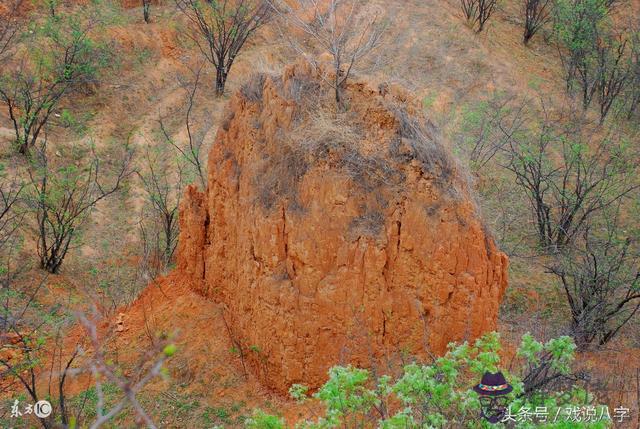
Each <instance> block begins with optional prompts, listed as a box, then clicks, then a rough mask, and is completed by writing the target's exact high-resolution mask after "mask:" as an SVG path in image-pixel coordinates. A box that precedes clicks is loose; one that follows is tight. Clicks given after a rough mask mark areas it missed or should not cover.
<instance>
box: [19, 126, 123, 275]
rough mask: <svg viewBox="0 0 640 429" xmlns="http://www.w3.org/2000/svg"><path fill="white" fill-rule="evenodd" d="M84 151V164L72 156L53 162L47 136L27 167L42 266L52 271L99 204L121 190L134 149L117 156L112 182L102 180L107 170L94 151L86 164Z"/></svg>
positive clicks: (30, 200)
mask: <svg viewBox="0 0 640 429" xmlns="http://www.w3.org/2000/svg"><path fill="white" fill-rule="evenodd" d="M82 155H83V154H78V156H79V157H78V159H77V160H76V161H77V162H78V163H83V164H82V166H81V167H78V166H77V165H75V164H72V163H71V161H70V160H69V162H70V163H69V164H67V165H54V164H53V163H52V162H51V160H50V157H49V153H48V150H47V141H46V139H45V140H44V141H43V142H42V144H41V145H40V147H39V148H38V152H37V154H35V156H34V158H33V160H32V162H31V165H30V168H29V170H28V173H29V187H28V196H27V199H28V210H29V212H30V213H31V214H32V215H33V217H34V218H35V220H36V225H37V227H36V234H37V237H38V246H37V250H38V256H39V258H40V267H41V268H43V269H45V270H47V271H48V272H50V273H57V272H58V270H59V269H60V266H61V265H62V262H63V260H64V258H65V257H66V255H67V252H68V251H69V249H70V248H71V247H72V244H73V241H74V239H76V238H77V235H78V234H79V232H80V230H81V227H82V226H83V224H84V223H85V221H86V220H87V218H88V217H89V215H90V214H91V212H92V211H93V209H94V207H95V206H96V204H97V203H98V202H99V201H101V200H102V199H104V198H106V197H108V196H110V195H112V194H114V193H116V192H117V191H118V190H120V188H121V186H122V184H123V183H124V180H125V179H126V178H127V177H128V176H129V175H130V173H131V171H130V170H129V165H130V162H131V158H132V156H133V152H132V151H131V150H129V148H128V146H125V150H124V152H123V155H122V157H121V158H120V159H118V160H116V162H117V163H119V165H116V166H115V169H116V171H115V173H114V174H115V179H114V180H113V183H112V184H111V185H109V186H105V185H104V183H103V180H104V179H105V173H103V171H102V167H103V165H102V162H101V161H100V157H98V155H97V154H96V153H95V151H92V153H91V155H92V156H91V158H90V160H89V162H88V163H86V164H84V162H86V161H83V160H82Z"/></svg>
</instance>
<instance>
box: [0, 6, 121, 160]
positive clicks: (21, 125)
mask: <svg viewBox="0 0 640 429" xmlns="http://www.w3.org/2000/svg"><path fill="white" fill-rule="evenodd" d="M100 5H101V3H100V2H98V1H96V2H94V6H95V7H91V8H81V11H80V12H74V13H65V14H55V15H54V14H52V15H51V16H49V17H47V18H45V19H44V20H43V21H39V22H34V23H33V25H32V27H31V29H30V31H29V35H30V37H28V38H27V39H26V40H25V42H24V44H23V48H24V49H21V50H20V55H16V56H14V58H12V61H10V62H9V64H7V67H3V70H2V72H0V102H2V103H3V104H4V105H5V107H6V108H7V111H8V113H9V117H10V119H11V122H12V124H13V128H14V132H15V138H16V145H17V148H18V151H19V152H20V153H22V154H24V155H26V154H27V153H28V152H29V150H30V149H31V148H32V147H34V146H35V145H36V142H37V141H38V139H39V138H40V136H41V134H43V133H44V132H45V129H46V125H47V123H48V122H49V119H50V118H51V115H52V114H53V112H54V110H55V109H56V108H57V107H58V106H59V105H60V103H61V102H62V101H63V100H65V98H66V97H68V95H69V94H71V93H73V92H77V91H78V90H80V89H81V88H83V87H85V86H86V85H88V84H90V83H92V82H95V81H96V80H97V79H98V77H99V76H100V72H101V71H102V70H103V69H105V68H106V67H107V66H108V65H109V63H110V59H111V57H112V55H111V49H110V45H109V44H108V43H106V42H102V41H100V40H99V38H98V37H97V34H98V32H99V29H100V27H102V26H103V25H104V23H105V20H106V18H105V17H106V14H104V13H102V12H103V9H102V8H101V7H99V6H100Z"/></svg>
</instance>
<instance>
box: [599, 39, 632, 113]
mask: <svg viewBox="0 0 640 429" xmlns="http://www.w3.org/2000/svg"><path fill="white" fill-rule="evenodd" d="M627 43H628V42H627V40H626V38H622V37H619V38H616V39H609V40H608V41H603V42H602V43H601V44H600V45H599V46H597V47H596V52H597V56H596V58H597V59H598V64H599V66H598V84H597V91H598V102H599V104H600V123H601V124H602V123H603V122H604V120H605V118H606V117H607V115H608V114H609V110H610V109H611V106H613V103H614V102H615V101H616V100H617V99H618V96H619V95H621V94H622V93H623V91H624V89H625V88H626V87H627V85H628V84H629V83H630V77H631V70H630V68H629V64H628V61H627V56H626V48H627Z"/></svg>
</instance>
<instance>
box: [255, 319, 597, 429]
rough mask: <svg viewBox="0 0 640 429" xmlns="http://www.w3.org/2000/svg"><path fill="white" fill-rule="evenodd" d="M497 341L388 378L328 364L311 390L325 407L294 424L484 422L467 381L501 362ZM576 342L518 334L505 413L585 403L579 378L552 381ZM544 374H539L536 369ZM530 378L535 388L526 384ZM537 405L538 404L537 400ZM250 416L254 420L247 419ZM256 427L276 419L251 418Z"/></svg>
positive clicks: (561, 424) (566, 424)
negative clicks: (568, 382)
mask: <svg viewBox="0 0 640 429" xmlns="http://www.w3.org/2000/svg"><path fill="white" fill-rule="evenodd" d="M500 348H501V343H500V338H499V335H498V334H497V333H495V332H493V333H488V334H486V335H484V336H483V337H481V338H479V339H478V340H476V341H475V342H474V343H473V344H468V343H466V342H465V343H463V344H459V345H456V344H450V345H449V351H448V353H447V354H446V355H445V356H443V357H440V358H437V359H435V360H433V361H432V362H431V363H429V364H424V363H417V362H416V363H411V364H409V365H405V366H404V368H403V372H402V374H401V375H400V376H399V377H398V378H396V379H393V378H392V377H390V376H381V377H378V378H376V379H372V377H371V373H370V372H369V371H368V370H366V369H361V368H355V367H352V366H346V367H342V366H336V367H333V368H331V370H330V371H329V379H328V381H327V382H326V383H325V384H324V385H323V386H322V387H321V388H320V389H319V390H318V391H317V392H316V393H314V394H313V395H312V397H313V398H315V399H316V400H318V401H319V402H320V403H322V404H323V405H324V407H325V412H324V414H323V415H322V416H320V417H318V418H317V419H315V420H306V421H302V422H299V423H298V425H297V427H299V428H306V429H320V428H336V427H345V428H363V427H378V428H384V429H396V428H397V429H400V428H402V429H408V428H427V427H428V428H431V427H434V428H444V427H469V428H483V427H489V424H488V423H487V422H486V421H484V420H483V419H482V418H481V417H480V409H481V406H482V404H481V400H480V397H479V395H478V394H477V393H476V392H475V391H473V390H472V389H471V386H473V385H474V384H476V383H477V381H478V379H479V377H480V376H481V375H482V374H484V373H485V372H497V371H499V370H500V356H499V351H500ZM574 351H575V345H574V344H573V341H572V340H571V338H569V337H560V338H557V339H553V340H550V341H548V342H547V343H545V344H542V343H539V342H537V341H536V340H535V339H534V338H533V337H532V336H531V335H529V334H526V335H524V336H523V337H522V342H521V344H520V347H519V348H518V352H517V362H515V363H516V365H515V366H513V367H514V368H518V367H519V370H514V371H512V372H507V373H506V376H507V379H508V380H509V382H510V384H511V385H512V386H513V390H512V392H511V393H509V394H508V396H507V402H508V408H507V411H506V414H505V418H509V416H521V415H526V413H527V412H528V411H527V410H536V409H538V410H539V409H541V407H546V412H547V414H548V415H550V416H555V415H556V413H558V414H559V415H561V413H560V411H561V410H562V409H564V408H566V407H573V406H589V407H593V409H594V410H596V411H598V410H601V408H599V407H598V406H596V405H594V404H593V397H592V396H591V395H589V394H588V393H587V392H586V391H585V390H583V389H581V388H579V387H578V386H575V385H572V386H570V388H569V389H556V388H555V387H556V386H557V385H555V384H554V381H557V380H559V379H566V377H567V376H568V375H569V374H570V370H571V369H570V365H571V362H572V361H573V358H574ZM540 374H544V375H545V376H544V377H539V375H540ZM532 380H535V381H536V382H537V384H536V387H535V389H529V390H528V388H529V387H530V383H531V382H532ZM290 393H291V395H292V397H293V398H294V399H296V400H298V401H305V400H307V398H308V396H307V389H306V387H304V386H302V385H300V384H296V385H293V386H292V387H291V390H290ZM536 407H538V408H536ZM257 413H258V414H257V415H258V416H259V418H258V419H257V420H252V421H271V422H280V423H281V420H278V419H277V417H275V416H267V415H265V414H264V413H263V412H262V411H258V412H257ZM530 423H531V424H529V422H528V421H522V420H519V423H518V427H537V426H536V423H535V422H534V421H533V420H531V422H530ZM608 423H609V422H608V421H607V420H602V421H599V422H590V423H585V422H582V423H572V422H570V421H568V420H567V421H557V422H549V423H548V424H547V425H546V426H545V427H549V428H574V427H575V428H578V427H580V428H585V427H587V428H604V427H606V426H607V424H608ZM252 424H253V423H252ZM249 427H253V428H258V427H259V428H264V427H280V426H259V425H258V426H255V425H254V426H249Z"/></svg>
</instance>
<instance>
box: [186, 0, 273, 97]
mask: <svg viewBox="0 0 640 429" xmlns="http://www.w3.org/2000/svg"><path fill="white" fill-rule="evenodd" d="M175 1H176V5H177V6H178V9H180V11H182V13H184V15H185V16H186V17H187V18H188V19H189V21H190V22H191V24H192V28H191V31H190V32H189V33H188V36H189V37H190V38H191V39H192V40H193V41H194V42H195V43H196V45H197V46H198V48H199V49H200V52H201V53H202V55H203V56H204V58H205V59H206V60H207V61H208V62H209V63H211V64H212V65H213V66H214V67H215V69H216V94H217V95H222V94H223V93H224V88H225V85H226V83H227V78H228V76H229V72H230V71H231V67H232V66H233V63H234V61H235V59H236V57H237V56H238V54H239V53H240V51H241V50H242V48H243V47H244V44H245V43H246V42H247V40H249V39H250V38H251V37H253V36H254V34H255V33H256V31H258V29H259V28H260V27H262V26H263V25H264V24H265V23H267V22H268V21H269V19H270V17H271V7H270V6H269V5H268V4H267V3H266V2H265V1H263V0H221V1H209V0H175Z"/></svg>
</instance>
